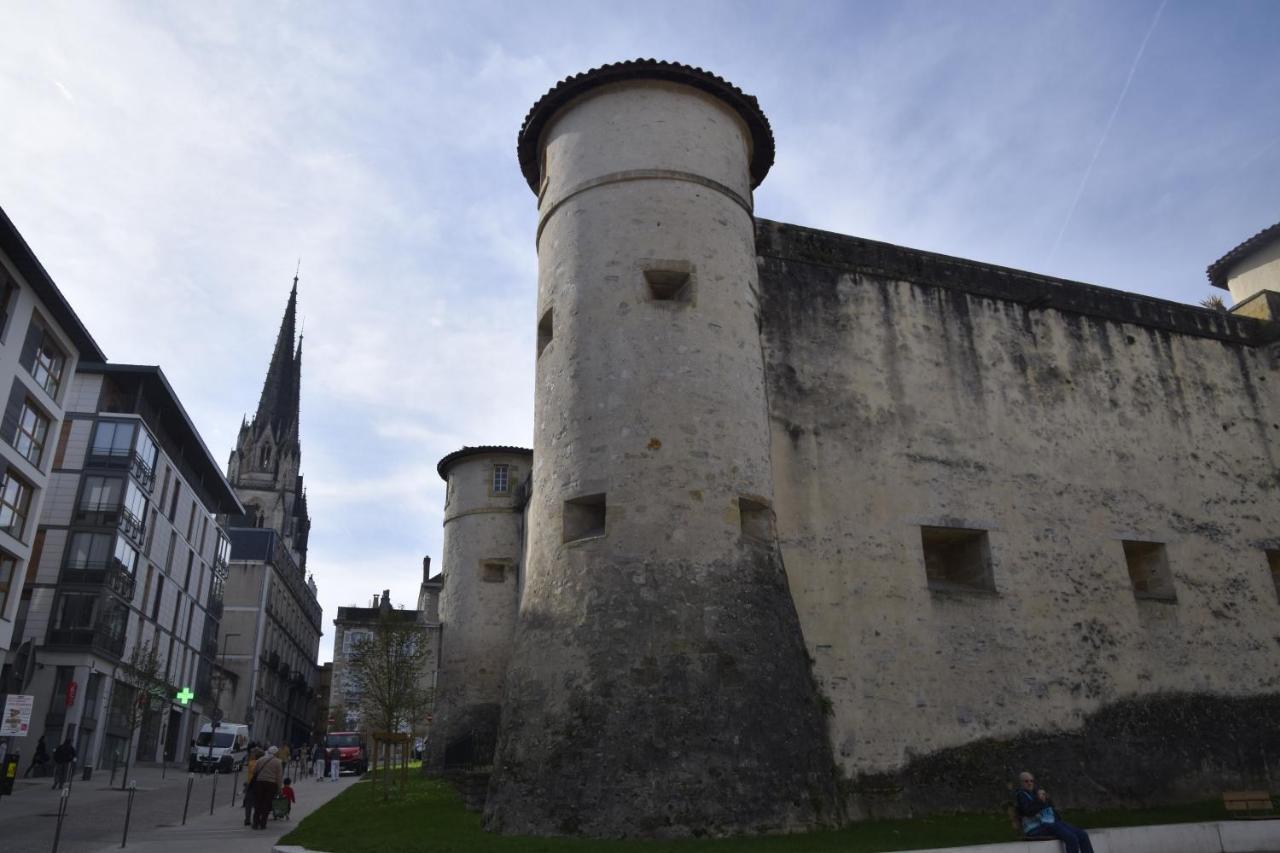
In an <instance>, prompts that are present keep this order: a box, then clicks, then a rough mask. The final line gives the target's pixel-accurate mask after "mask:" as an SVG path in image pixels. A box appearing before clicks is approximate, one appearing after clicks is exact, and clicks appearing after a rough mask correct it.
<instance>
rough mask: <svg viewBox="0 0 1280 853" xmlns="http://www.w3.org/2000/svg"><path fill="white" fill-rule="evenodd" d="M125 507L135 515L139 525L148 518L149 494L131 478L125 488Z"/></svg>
mask: <svg viewBox="0 0 1280 853" xmlns="http://www.w3.org/2000/svg"><path fill="white" fill-rule="evenodd" d="M124 508H125V509H126V510H128V511H129V513H130V514H131V515H132V516H133V517H134V520H136V521H137V523H138V524H139V525H141V524H142V523H143V522H145V521H146V520H147V496H146V493H145V492H143V491H142V489H140V488H138V486H137V484H136V483H134V482H133V481H132V480H130V481H129V482H128V483H127V484H125V488H124Z"/></svg>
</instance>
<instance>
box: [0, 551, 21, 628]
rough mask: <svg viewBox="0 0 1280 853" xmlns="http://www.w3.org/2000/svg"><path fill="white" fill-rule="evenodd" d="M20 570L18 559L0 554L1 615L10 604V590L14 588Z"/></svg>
mask: <svg viewBox="0 0 1280 853" xmlns="http://www.w3.org/2000/svg"><path fill="white" fill-rule="evenodd" d="M17 570H18V558H17V557H14V556H12V555H10V554H5V553H3V552H0V613H4V608H5V605H7V604H8V603H9V590H10V589H11V588H12V587H13V576H14V573H15V572H17Z"/></svg>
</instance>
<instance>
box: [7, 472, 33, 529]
mask: <svg viewBox="0 0 1280 853" xmlns="http://www.w3.org/2000/svg"><path fill="white" fill-rule="evenodd" d="M30 506H31V486H30V485H29V484H28V483H27V482H26V481H25V480H23V479H22V478H21V477H19V476H18V475H17V474H15V473H14V472H12V471H6V472H5V475H4V481H3V483H0V530H3V531H4V532H5V533H8V534H9V535H10V536H13V537H15V538H18V539H21V538H22V531H23V528H25V527H26V526H27V510H28V509H29V508H30Z"/></svg>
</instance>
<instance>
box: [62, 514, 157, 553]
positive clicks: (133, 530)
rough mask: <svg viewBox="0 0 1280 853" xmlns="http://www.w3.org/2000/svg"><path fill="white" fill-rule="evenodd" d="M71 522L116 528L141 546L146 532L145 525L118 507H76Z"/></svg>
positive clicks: (88, 525)
mask: <svg viewBox="0 0 1280 853" xmlns="http://www.w3.org/2000/svg"><path fill="white" fill-rule="evenodd" d="M72 520H73V522H74V523H75V524H80V525H85V526H86V527H114V528H118V529H119V530H120V532H121V533H123V534H124V535H125V536H128V537H129V538H130V539H131V540H133V542H134V543H135V544H137V545H141V544H142V542H143V539H144V538H145V535H146V532H147V525H146V523H145V522H144V521H142V519H140V518H138V517H137V516H136V515H134V514H133V513H132V512H130V511H129V510H128V509H127V508H126V507H124V506H120V505H117V506H91V507H76V511H75V513H74V514H73V516H72Z"/></svg>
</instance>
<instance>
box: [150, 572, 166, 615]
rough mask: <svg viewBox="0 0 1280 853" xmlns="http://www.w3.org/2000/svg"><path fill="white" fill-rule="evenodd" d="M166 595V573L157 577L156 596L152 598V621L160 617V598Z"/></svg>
mask: <svg viewBox="0 0 1280 853" xmlns="http://www.w3.org/2000/svg"><path fill="white" fill-rule="evenodd" d="M163 597H164V575H160V576H159V577H157V578H156V597H155V598H153V599H152V600H151V621H152V622H155V621H157V620H159V618H160V599H161V598H163Z"/></svg>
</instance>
